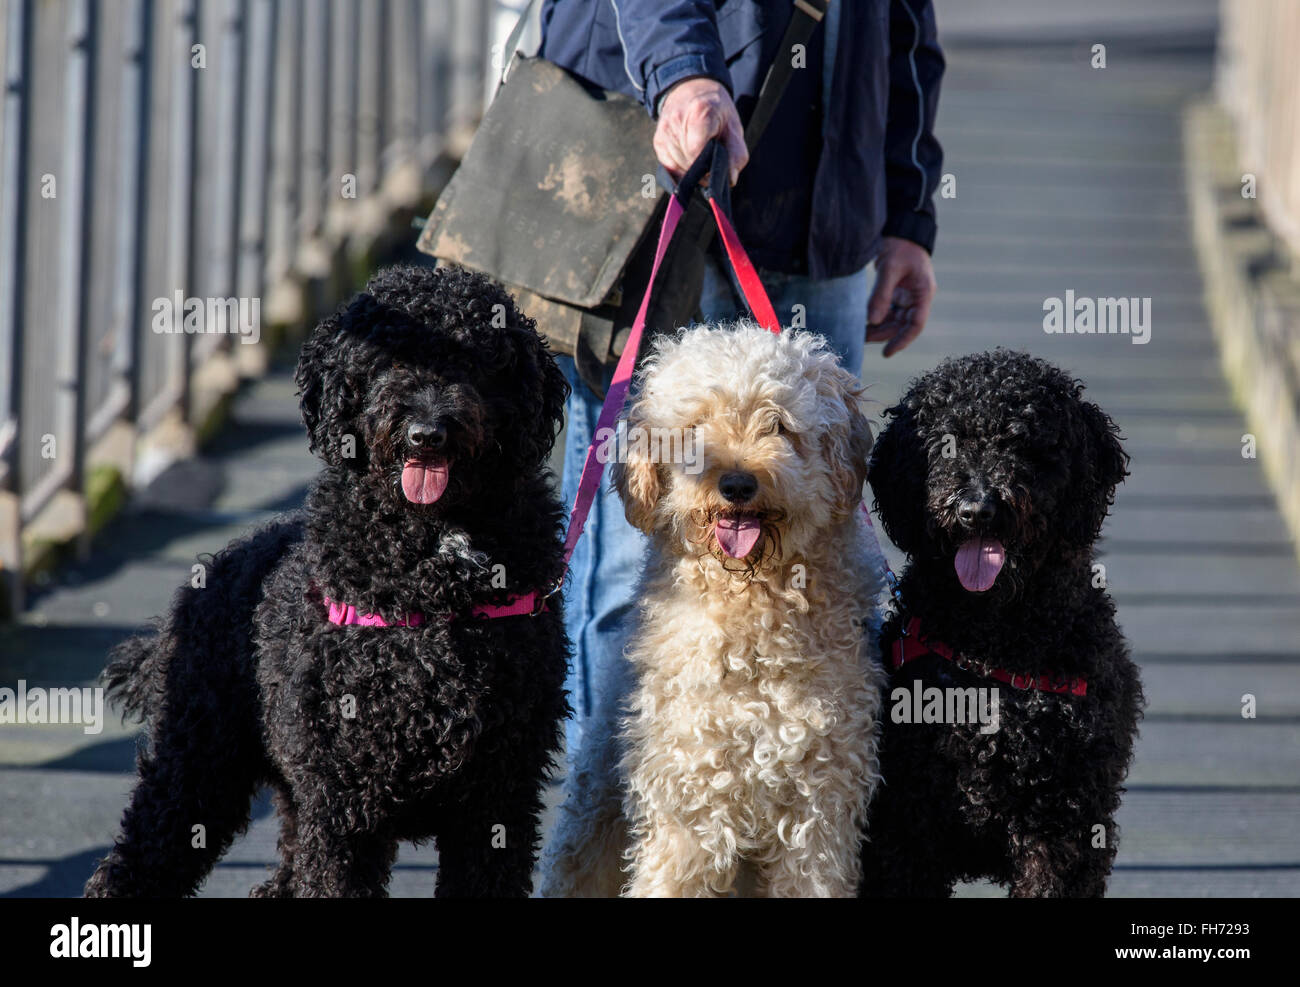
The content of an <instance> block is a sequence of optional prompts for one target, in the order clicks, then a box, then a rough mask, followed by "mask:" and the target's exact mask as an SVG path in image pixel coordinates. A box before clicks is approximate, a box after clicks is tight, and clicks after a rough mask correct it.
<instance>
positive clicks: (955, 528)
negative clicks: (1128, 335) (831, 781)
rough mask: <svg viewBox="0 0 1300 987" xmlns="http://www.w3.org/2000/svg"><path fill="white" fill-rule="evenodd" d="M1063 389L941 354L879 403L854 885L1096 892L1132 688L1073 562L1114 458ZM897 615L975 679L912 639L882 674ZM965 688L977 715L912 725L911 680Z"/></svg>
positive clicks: (1132, 710) (1084, 551) (1095, 517)
mask: <svg viewBox="0 0 1300 987" xmlns="http://www.w3.org/2000/svg"><path fill="white" fill-rule="evenodd" d="M1081 390H1082V385H1081V384H1079V382H1077V381H1075V380H1072V379H1071V378H1069V377H1068V376H1067V375H1065V374H1064V373H1062V372H1061V371H1060V370H1058V369H1056V368H1055V367H1053V366H1051V365H1049V364H1047V363H1045V362H1043V361H1042V360H1038V359H1034V358H1032V357H1029V356H1027V355H1025V354H1021V353H1013V352H1008V351H1006V350H998V351H996V352H994V353H985V354H981V355H976V356H969V357H963V358H961V359H953V360H948V361H945V362H944V363H943V364H941V365H940V366H939V367H938V368H937V369H936V370H934V371H933V372H932V373H930V374H927V375H926V376H925V377H923V378H921V379H920V380H917V381H915V382H914V383H913V384H912V386H911V388H910V389H909V390H908V392H907V394H906V396H905V397H904V398H903V400H902V401H901V402H900V403H899V404H898V405H896V406H894V407H893V408H890V409H889V411H888V415H889V417H890V420H889V422H888V425H887V427H886V428H885V429H884V431H883V432H882V434H881V435H880V437H879V439H878V440H877V441H876V445H875V449H874V450H873V453H872V457H871V466H870V475H869V479H870V482H871V487H872V490H873V491H874V492H875V496H876V507H877V510H878V511H879V513H880V517H881V520H882V521H883V522H884V526H885V529H886V531H888V533H889V536H890V538H892V539H893V541H894V543H895V544H896V545H897V546H898V547H899V548H900V549H902V550H903V551H904V552H906V553H907V554H908V556H909V562H908V566H907V568H906V570H905V571H904V573H903V575H902V578H901V591H902V606H903V608H904V613H903V614H901V615H900V614H895V615H894V616H893V617H891V618H890V619H889V620H888V621H887V622H886V624H885V627H884V629H883V631H882V633H881V651H882V654H884V655H885V656H887V657H886V661H887V663H888V668H889V669H890V670H891V671H892V675H891V677H890V682H889V687H888V688H889V693H888V694H887V695H886V697H885V698H886V704H885V707H884V708H885V717H884V732H883V738H882V743H881V761H880V767H881V774H882V777H883V784H882V785H881V786H880V787H879V788H878V789H877V795H876V800H875V803H874V804H873V806H872V808H871V816H870V823H869V834H868V835H869V840H868V841H867V842H864V844H863V861H864V870H863V873H864V881H863V893H864V894H865V895H904V896H914V897H920V896H946V895H950V894H951V893H952V890H953V886H954V884H955V882H956V881H958V880H972V879H977V878H990V879H992V880H993V881H996V882H998V883H1001V884H1004V885H1008V886H1009V888H1010V892H1011V895H1012V896H1014V897H1049V896H1051V897H1056V896H1068V897H1076V896H1094V895H1101V894H1103V893H1104V891H1105V887H1106V881H1107V878H1108V876H1109V874H1110V869H1111V864H1112V861H1113V860H1114V857H1115V850H1116V839H1117V835H1118V834H1117V830H1116V826H1115V812H1116V810H1117V809H1118V807H1119V803H1120V795H1121V793H1122V791H1123V789H1122V784H1123V780H1124V777H1125V775H1126V773H1127V771H1128V766H1129V761H1130V759H1131V756H1132V749H1133V740H1134V737H1135V736H1136V734H1137V724H1138V720H1139V718H1140V716H1141V710H1142V706H1143V696H1142V689H1141V685H1140V683H1139V680H1138V673H1137V668H1136V666H1135V665H1134V664H1133V662H1132V661H1131V660H1130V658H1129V655H1128V648H1127V646H1126V644H1125V642H1124V638H1123V636H1122V635H1121V633H1120V630H1119V628H1118V626H1117V625H1116V622H1115V607H1114V604H1113V603H1112V602H1111V600H1110V598H1109V597H1108V596H1107V594H1106V592H1105V589H1104V588H1103V586H1104V579H1102V578H1099V572H1098V571H1096V570H1094V567H1093V545H1094V542H1095V541H1096V539H1097V537H1098V534H1099V532H1100V529H1101V525H1102V521H1103V520H1104V519H1105V517H1106V514H1107V511H1108V509H1109V507H1110V505H1111V503H1112V502H1113V498H1114V494H1115V487H1116V485H1117V484H1118V483H1119V482H1120V481H1121V480H1122V479H1123V478H1124V477H1125V476H1126V475H1127V465H1128V456H1127V454H1126V453H1125V452H1124V450H1123V448H1122V447H1121V445H1120V442H1119V439H1118V437H1117V429H1116V427H1115V424H1114V422H1112V421H1111V419H1110V418H1109V417H1107V416H1106V415H1105V414H1104V413H1103V412H1102V411H1101V409H1099V408H1098V407H1097V406H1096V405H1095V404H1092V403H1090V402H1088V401H1084V400H1083V399H1082V398H1081V396H1080V392H1081ZM914 620H915V621H917V624H915V625H913V624H912V621H914ZM905 627H913V636H914V637H916V638H918V639H920V640H922V641H925V640H927V639H928V640H931V641H937V642H941V645H940V646H939V647H942V645H947V646H948V648H949V649H951V651H953V652H956V654H957V655H959V656H961V660H962V664H963V665H968V664H969V663H971V662H976V663H983V665H984V666H985V667H984V668H983V669H982V673H983V674H980V673H976V672H974V671H970V670H968V669H967V668H963V667H961V665H959V664H958V663H957V662H956V661H954V660H949V658H945V657H943V656H942V655H941V654H937V653H933V651H934V650H935V649H932V647H931V646H930V645H925V644H922V645H921V646H920V647H919V648H916V650H917V651H918V652H920V653H919V654H917V655H916V657H915V658H912V659H910V660H908V661H907V662H906V663H905V664H902V665H901V667H898V668H895V667H894V662H893V661H892V660H891V659H890V657H888V656H892V655H895V654H897V649H898V642H899V636H900V634H901V633H902V631H903V629H904V628H905ZM913 647H914V648H915V647H916V646H913ZM993 670H998V671H1001V672H1003V674H1004V675H1005V673H1013V674H1015V675H1017V676H1018V677H1017V678H1016V679H1015V682H1014V683H1005V682H1001V681H998V680H997V679H996V678H991V677H990V674H991V673H992V671H993ZM1040 677H1045V678H1041V679H1040ZM1029 680H1033V681H1034V682H1035V684H1039V683H1041V684H1043V685H1046V686H1049V687H1050V686H1055V687H1065V686H1072V688H1073V691H1066V692H1064V693H1061V692H1052V691H1048V689H1042V688H1024V687H1023V686H1025V685H1028V684H1029ZM1080 683H1084V684H1086V690H1083V691H1081V690H1080V688H1079V685H1080ZM978 688H985V689H992V688H996V689H997V695H998V716H997V719H996V721H995V720H993V719H992V718H988V722H987V723H985V724H981V723H979V722H974V723H972V722H965V723H955V722H921V723H917V722H915V721H916V719H917V717H916V716H915V713H916V708H917V705H918V704H917V703H916V702H915V697H916V696H917V695H918V692H919V694H920V695H921V696H926V695H927V694H926V693H925V690H927V689H936V690H967V689H978ZM928 695H929V696H931V697H933V696H939V695H943V696H944V697H945V699H946V697H947V695H948V694H947V693H943V692H936V693H930V694H928ZM953 695H954V696H962V695H965V696H969V695H971V693H953ZM986 695H988V694H986ZM927 701H928V699H927ZM952 708H953V710H954V711H955V710H956V709H958V708H960V705H959V704H958V703H954V704H953V707H952ZM934 709H935V711H936V712H937V711H938V707H937V706H936V707H934ZM946 717H947V709H946V706H945V718H946ZM934 718H935V717H931V716H925V717H923V718H922V719H924V720H931V719H934ZM954 718H958V717H954ZM967 719H969V717H967ZM992 725H996V729H990V726H992Z"/></svg>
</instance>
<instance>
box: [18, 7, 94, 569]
mask: <svg viewBox="0 0 1300 987" xmlns="http://www.w3.org/2000/svg"><path fill="white" fill-rule="evenodd" d="M71 7H72V10H71V17H70V18H69V30H68V63H67V66H68V67H67V75H66V78H67V99H66V103H65V106H64V112H65V114H66V116H65V117H64V121H63V122H64V129H63V164H62V172H63V174H62V176H61V179H62V180H61V182H60V183H59V184H60V188H61V190H62V195H61V201H60V205H61V208H60V210H59V281H60V283H61V284H63V285H64V286H65V287H64V290H63V291H62V292H61V293H60V297H59V307H58V313H59V314H58V322H57V332H58V338H59V349H58V353H57V368H56V376H55V381H56V384H55V403H54V416H55V419H54V429H53V435H54V437H55V443H56V452H55V457H56V460H62V462H61V463H59V464H58V465H57V466H56V468H55V471H54V475H56V476H57V477H58V480H57V481H56V480H54V479H53V478H51V479H50V482H51V484H54V483H57V485H58V487H59V488H61V489H63V490H64V491H65V494H66V495H68V500H69V503H70V504H71V505H73V510H74V511H75V512H76V513H78V514H79V515H80V521H81V523H82V531H83V535H82V536H81V537H80V538H78V540H77V542H78V552H79V554H84V553H85V552H86V550H87V549H88V547H89V544H88V541H87V538H86V536H85V534H84V530H85V528H84V520H85V495H84V490H83V485H84V479H85V478H84V472H85V458H86V443H85V388H84V386H83V383H84V381H83V376H84V372H83V371H84V363H85V356H86V294H87V284H86V275H87V268H88V263H87V261H88V251H89V236H88V228H89V225H90V191H89V190H90V186H91V182H90V168H91V161H92V147H91V144H92V140H93V133H94V131H93V130H92V128H91V119H90V99H91V91H90V86H91V80H92V78H93V68H94V63H93V59H94V54H95V27H96V20H95V8H94V5H93V4H92V3H91V0H73V2H72V3H71ZM33 511H34V508H33Z"/></svg>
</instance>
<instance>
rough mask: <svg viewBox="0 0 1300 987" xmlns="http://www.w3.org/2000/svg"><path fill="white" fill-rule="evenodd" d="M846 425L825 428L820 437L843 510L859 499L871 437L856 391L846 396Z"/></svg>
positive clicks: (837, 498)
mask: <svg viewBox="0 0 1300 987" xmlns="http://www.w3.org/2000/svg"><path fill="white" fill-rule="evenodd" d="M846 407H847V408H848V413H849V420H848V426H847V428H835V429H831V430H828V431H827V432H826V433H825V435H824V436H823V438H822V455H824V456H825V457H826V461H827V462H828V463H830V465H831V469H832V473H831V475H832V482H833V483H834V485H835V501H836V507H837V508H838V509H839V510H841V511H844V512H845V513H846V514H848V513H852V512H853V511H854V510H856V509H857V506H858V503H859V502H860V501H861V500H862V484H863V483H865V482H866V480H867V464H868V462H869V461H870V457H871V447H872V445H873V439H872V437H871V423H870V422H868V421H867V416H866V415H864V414H863V413H862V408H861V406H860V405H859V403H858V399H857V397H856V395H850V396H849V397H848V400H847V403H846Z"/></svg>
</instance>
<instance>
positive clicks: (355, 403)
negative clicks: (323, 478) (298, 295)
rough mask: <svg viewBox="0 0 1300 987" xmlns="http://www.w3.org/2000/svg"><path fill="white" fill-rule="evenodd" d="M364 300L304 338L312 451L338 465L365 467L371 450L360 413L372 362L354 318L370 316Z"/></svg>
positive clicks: (305, 417) (302, 391)
mask: <svg viewBox="0 0 1300 987" xmlns="http://www.w3.org/2000/svg"><path fill="white" fill-rule="evenodd" d="M364 300H370V301H373V299H370V297H369V296H368V295H361V296H358V297H357V298H355V299H353V300H352V302H350V303H349V304H348V306H347V307H346V308H345V309H343V310H341V311H340V312H336V313H335V314H333V315H331V316H329V317H327V318H325V319H323V320H322V321H321V323H320V324H319V325H318V326H317V327H316V328H315V329H314V330H313V331H312V334H311V335H310V336H309V337H308V338H307V341H306V342H305V343H303V346H302V352H301V353H300V354H299V356H298V367H297V370H296V371H295V372H294V382H295V383H296V384H297V385H298V398H299V408H300V410H301V412H302V421H303V424H304V425H306V426H307V440H308V443H309V444H310V447H311V451H312V452H314V453H315V454H316V455H317V456H319V457H320V458H321V459H323V460H324V461H325V462H327V463H329V464H331V465H334V466H345V467H347V468H350V469H357V470H361V469H365V466H366V449H365V443H364V442H363V441H362V439H361V434H360V429H359V426H358V424H357V417H358V415H359V414H360V413H361V408H362V406H363V405H364V403H365V400H366V381H367V380H368V379H369V373H370V371H371V367H370V366H369V362H370V361H368V360H366V359H364V358H363V355H362V354H361V352H360V349H361V344H360V343H359V341H358V339H357V334H356V332H355V326H354V325H353V323H354V322H355V321H356V319H358V318H364V309H365V308H366V305H365V303H364Z"/></svg>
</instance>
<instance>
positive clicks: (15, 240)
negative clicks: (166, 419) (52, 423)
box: [0, 0, 31, 613]
mask: <svg viewBox="0 0 1300 987" xmlns="http://www.w3.org/2000/svg"><path fill="white" fill-rule="evenodd" d="M30 8H31V0H10V2H9V4H8V5H7V7H6V9H5V16H6V17H7V18H8V21H7V23H6V26H5V49H6V50H5V62H4V78H5V88H4V116H3V120H2V121H0V127H2V129H0V359H4V360H5V361H7V366H6V367H4V368H3V369H0V577H2V578H0V583H2V584H3V585H0V595H2V596H3V599H0V607H7V609H8V610H9V611H10V612H11V613H17V612H18V611H19V610H21V609H22V606H23V551H22V547H23V543H22V512H21V510H20V504H19V488H18V461H19V460H18V455H19V448H20V445H21V441H22V431H21V428H20V423H19V411H20V409H21V402H22V390H21V388H22V325H21V320H22V311H23V255H24V253H25V251H24V249H23V245H24V244H25V243H26V240H27V208H26V196H25V193H26V189H27V140H28V132H27V107H28V99H29V80H28V72H29V71H30V65H31V58H30V52H31V17H30V13H31V10H30Z"/></svg>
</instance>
